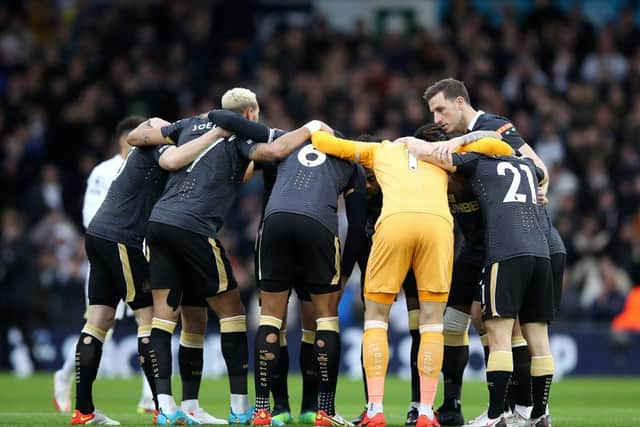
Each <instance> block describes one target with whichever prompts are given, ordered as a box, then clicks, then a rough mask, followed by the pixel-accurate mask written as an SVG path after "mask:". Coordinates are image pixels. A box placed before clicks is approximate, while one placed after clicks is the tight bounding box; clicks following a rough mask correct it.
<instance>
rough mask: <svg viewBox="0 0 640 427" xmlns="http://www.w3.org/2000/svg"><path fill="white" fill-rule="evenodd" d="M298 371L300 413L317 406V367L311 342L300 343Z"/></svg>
mask: <svg viewBox="0 0 640 427" xmlns="http://www.w3.org/2000/svg"><path fill="white" fill-rule="evenodd" d="M300 371H302V402H301V403H300V413H303V412H309V411H311V412H315V411H316V409H317V408H318V404H317V401H318V369H317V368H316V359H314V357H313V343H307V342H304V341H303V342H302V343H301V344H300Z"/></svg>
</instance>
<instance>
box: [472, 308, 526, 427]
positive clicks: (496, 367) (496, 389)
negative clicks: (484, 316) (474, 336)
mask: <svg viewBox="0 0 640 427" xmlns="http://www.w3.org/2000/svg"><path fill="white" fill-rule="evenodd" d="M513 322H514V319H509V318H492V319H488V320H485V322H484V325H485V327H486V329H487V333H488V337H489V348H490V353H489V360H488V362H487V386H488V389H489V409H488V410H487V413H486V414H483V415H481V416H480V417H478V418H476V419H474V420H473V421H472V422H470V423H469V424H467V425H468V426H474V427H475V426H500V427H506V425H507V424H506V421H505V419H504V417H503V413H504V402H505V398H506V394H507V385H508V384H509V380H510V379H511V375H512V374H513V357H512V354H511V332H512V330H513Z"/></svg>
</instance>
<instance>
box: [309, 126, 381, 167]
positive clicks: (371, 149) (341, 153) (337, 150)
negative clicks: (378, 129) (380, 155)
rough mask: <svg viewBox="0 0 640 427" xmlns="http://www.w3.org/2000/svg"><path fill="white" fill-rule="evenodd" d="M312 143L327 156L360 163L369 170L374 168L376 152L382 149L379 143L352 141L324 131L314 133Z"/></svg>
mask: <svg viewBox="0 0 640 427" xmlns="http://www.w3.org/2000/svg"><path fill="white" fill-rule="evenodd" d="M311 142H312V143H313V146H314V147H315V148H316V149H318V150H320V151H322V152H323V153H325V154H329V155H331V156H334V157H339V158H341V159H345V160H351V161H354V162H356V163H360V164H361V165H362V166H364V167H366V168H369V169H372V168H373V162H374V159H375V155H376V151H377V150H378V149H379V147H380V144H379V143H377V142H360V141H352V140H349V139H344V138H338V137H336V136H334V135H331V134H330V133H328V132H324V131H316V132H313V135H311Z"/></svg>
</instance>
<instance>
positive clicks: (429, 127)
mask: <svg viewBox="0 0 640 427" xmlns="http://www.w3.org/2000/svg"><path fill="white" fill-rule="evenodd" d="M413 136H414V137H416V138H420V139H424V140H425V141H432V142H434V141H446V140H447V139H449V137H448V136H447V134H446V133H445V131H443V130H442V127H441V126H438V125H437V124H435V123H427V124H426V125H422V126H420V127H419V128H418V129H416V131H415V132H414V133H413Z"/></svg>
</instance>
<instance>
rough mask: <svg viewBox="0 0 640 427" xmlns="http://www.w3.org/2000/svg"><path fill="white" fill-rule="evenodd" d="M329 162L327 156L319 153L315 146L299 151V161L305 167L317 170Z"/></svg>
mask: <svg viewBox="0 0 640 427" xmlns="http://www.w3.org/2000/svg"><path fill="white" fill-rule="evenodd" d="M326 160H327V155H326V154H324V153H323V152H322V151H318V150H316V149H315V148H314V146H313V145H311V144H309V145H305V146H304V148H303V149H302V150H300V151H298V161H299V162H300V164H302V165H303V166H306V167H308V168H315V167H316V166H320V165H321V164H323V163H324V162H325V161H326Z"/></svg>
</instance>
